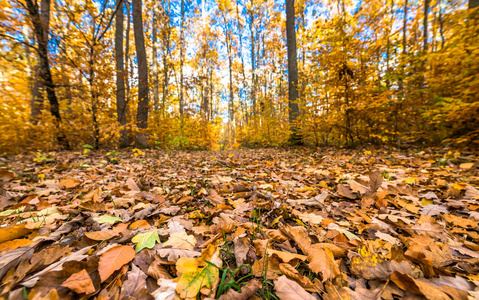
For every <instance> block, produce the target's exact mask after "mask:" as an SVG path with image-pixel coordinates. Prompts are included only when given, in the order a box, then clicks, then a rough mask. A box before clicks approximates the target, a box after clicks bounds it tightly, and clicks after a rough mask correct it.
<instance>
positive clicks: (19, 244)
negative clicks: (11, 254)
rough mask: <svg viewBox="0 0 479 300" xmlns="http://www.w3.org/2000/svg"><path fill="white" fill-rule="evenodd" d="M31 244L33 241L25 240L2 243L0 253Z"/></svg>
mask: <svg viewBox="0 0 479 300" xmlns="http://www.w3.org/2000/svg"><path fill="white" fill-rule="evenodd" d="M31 243H33V241H31V240H27V239H15V240H11V241H8V242H4V243H1V244H0V252H3V251H7V250H8V251H12V250H15V249H17V248H20V247H25V246H28V245H30V244H31Z"/></svg>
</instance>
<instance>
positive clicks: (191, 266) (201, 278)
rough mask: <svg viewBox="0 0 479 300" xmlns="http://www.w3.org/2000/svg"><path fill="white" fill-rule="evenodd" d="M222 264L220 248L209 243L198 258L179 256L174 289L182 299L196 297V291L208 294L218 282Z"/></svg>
mask: <svg viewBox="0 0 479 300" xmlns="http://www.w3.org/2000/svg"><path fill="white" fill-rule="evenodd" d="M222 266H223V261H222V260H221V258H220V249H219V248H217V247H215V246H213V245H209V246H208V247H207V248H206V249H205V250H203V252H202V253H201V257H199V258H184V257H182V258H180V259H179V260H178V261H177V262H176V268H177V270H178V272H179V274H181V275H180V279H179V280H178V284H177V286H176V291H177V292H178V293H179V294H180V297H181V298H183V299H196V297H197V295H198V293H200V291H201V293H202V294H203V295H206V296H208V295H210V293H211V291H212V290H214V288H215V287H216V285H217V284H218V283H219V280H220V277H219V268H221V267H222Z"/></svg>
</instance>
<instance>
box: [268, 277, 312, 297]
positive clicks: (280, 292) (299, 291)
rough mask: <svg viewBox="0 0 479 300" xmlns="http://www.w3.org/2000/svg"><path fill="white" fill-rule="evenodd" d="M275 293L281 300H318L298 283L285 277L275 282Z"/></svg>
mask: <svg viewBox="0 0 479 300" xmlns="http://www.w3.org/2000/svg"><path fill="white" fill-rule="evenodd" d="M274 291H275V294H276V296H278V298H279V299H280V300H316V299H315V298H314V297H313V295H311V294H310V293H308V292H307V291H306V290H305V289H303V288H302V287H301V286H300V285H299V284H298V283H296V282H295V281H293V280H290V279H288V278H287V277H286V276H284V275H283V276H281V277H279V278H278V279H276V280H275V281H274Z"/></svg>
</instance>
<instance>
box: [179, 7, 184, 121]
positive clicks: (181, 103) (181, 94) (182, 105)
mask: <svg viewBox="0 0 479 300" xmlns="http://www.w3.org/2000/svg"><path fill="white" fill-rule="evenodd" d="M180 14H181V22H180V100H179V102H180V103H179V106H180V118H182V119H183V110H184V99H183V80H184V78H183V64H184V60H185V58H184V39H185V37H184V34H185V33H184V30H185V29H184V24H185V23H184V22H185V1H184V0H181V12H180ZM181 126H182V128H183V123H182V124H181Z"/></svg>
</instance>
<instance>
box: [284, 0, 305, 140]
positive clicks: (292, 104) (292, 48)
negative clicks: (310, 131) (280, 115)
mask: <svg viewBox="0 0 479 300" xmlns="http://www.w3.org/2000/svg"><path fill="white" fill-rule="evenodd" d="M294 25H295V17H294V0H286V38H287V47H288V106H289V124H290V127H291V136H290V141H291V143H292V144H298V143H299V142H300V140H301V138H300V136H299V132H298V128H297V126H296V124H295V122H296V120H297V118H298V116H299V106H298V103H297V99H298V90H297V85H298V62H297V54H296V30H295V26H294Z"/></svg>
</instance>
